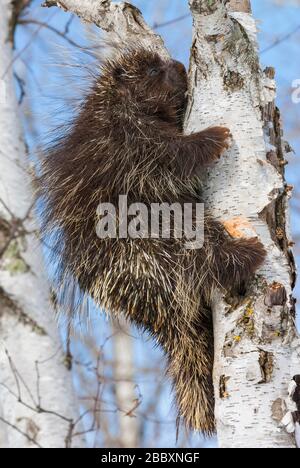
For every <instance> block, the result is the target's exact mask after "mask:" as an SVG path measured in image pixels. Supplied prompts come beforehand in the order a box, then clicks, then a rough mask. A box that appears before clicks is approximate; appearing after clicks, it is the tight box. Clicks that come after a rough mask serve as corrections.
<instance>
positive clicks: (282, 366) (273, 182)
mask: <svg viewBox="0 0 300 468" xmlns="http://www.w3.org/2000/svg"><path fill="white" fill-rule="evenodd" d="M190 6H191V10H192V13H193V16H194V39H193V47H192V55H191V57H192V58H191V76H190V83H191V99H190V107H189V111H188V118H187V126H186V130H187V131H188V132H193V131H197V130H200V129H202V128H204V127H207V126H210V125H216V124H222V125H225V126H228V127H229V128H230V129H231V132H232V134H233V140H234V144H233V147H232V150H231V151H230V152H228V154H227V155H225V156H224V157H223V158H222V160H221V161H220V162H219V163H218V164H217V165H216V166H215V167H214V168H213V169H211V170H209V173H208V178H207V183H206V187H205V195H206V201H207V205H208V206H209V207H210V208H211V209H212V210H213V213H214V215H215V216H216V217H218V218H220V219H222V220H224V221H227V222H228V221H229V225H231V228H232V227H234V222H232V219H233V218H237V219H236V224H237V227H238V228H239V227H240V224H241V220H240V219H239V218H240V217H242V218H245V219H248V220H249V221H250V223H251V225H252V226H253V227H254V229H255V231H256V232H257V234H258V235H259V237H260V238H261V240H262V242H263V243H264V245H265V246H266V248H267V251H268V259H267V262H266V263H265V265H264V266H263V268H262V269H261V271H260V272H259V276H258V277H257V279H256V281H255V282H254V283H253V285H252V286H251V288H250V291H249V292H248V295H247V297H245V298H243V299H242V300H240V301H239V302H236V303H234V302H233V301H232V298H224V297H221V295H220V293H218V294H216V295H215V297H214V327H215V375H214V381H215V393H216V419H217V426H218V438H219V444H220V446H221V447H225V448H226V447H235V448H239V447H241V448H245V447H253V448H254V447H255V448H257V447H268V448H272V447H294V446H295V445H294V440H293V438H292V437H291V436H289V435H287V433H286V432H285V431H284V430H283V428H279V423H280V421H281V419H282V417H283V416H284V414H285V412H286V408H285V400H286V398H287V390H288V385H289V382H290V380H291V378H292V377H293V376H294V375H295V374H299V371H300V347H299V340H298V338H297V336H296V329H295V323H294V301H293V298H292V286H293V283H294V280H295V271H294V263H293V257H292V253H291V238H290V232H289V225H288V200H289V197H290V188H289V187H288V186H287V185H286V183H285V180H284V174H283V167H284V166H283V164H284V145H283V142H282V141H281V132H280V122H279V118H278V115H277V114H276V112H275V108H274V104H273V100H274V98H275V82H274V79H273V76H272V72H271V70H268V71H267V73H266V74H264V73H262V71H261V70H260V68H259V63H258V51H257V42H256V41H257V38H256V25H255V21H254V19H253V17H252V16H251V13H250V9H249V4H248V2H247V1H244V0H242V1H238V2H237V1H232V2H229V3H227V6H225V5H224V2H221V1H219V0H217V1H208V0H190ZM248 235H249V233H248Z"/></svg>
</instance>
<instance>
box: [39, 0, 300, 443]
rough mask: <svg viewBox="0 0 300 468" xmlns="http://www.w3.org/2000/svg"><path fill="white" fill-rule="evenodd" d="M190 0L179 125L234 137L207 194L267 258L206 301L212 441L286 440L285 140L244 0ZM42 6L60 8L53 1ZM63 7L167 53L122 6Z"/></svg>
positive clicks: (299, 351)
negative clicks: (185, 98)
mask: <svg viewBox="0 0 300 468" xmlns="http://www.w3.org/2000/svg"><path fill="white" fill-rule="evenodd" d="M189 4H190V7H191V11H192V14H193V17H194V26H193V28H194V38H193V44H192V50H191V65H190V102H189V106H188V112H187V118H186V131H187V132H188V133H190V132H193V131H197V130H200V129H202V128H204V127H207V126H210V125H216V124H222V125H226V126H228V127H229V128H230V129H231V131H232V134H233V139H234V145H233V147H232V149H231V151H229V152H228V153H227V155H226V156H224V157H223V159H222V160H221V161H220V162H219V163H218V164H217V165H216V166H215V167H214V168H213V169H211V170H209V171H208V174H207V176H208V177H207V183H206V186H205V190H204V192H205V199H206V202H207V205H208V206H209V207H210V209H211V210H212V212H213V213H214V215H215V216H216V217H217V218H219V219H222V220H223V221H224V222H225V223H226V225H227V227H228V230H229V231H230V232H231V233H235V234H236V235H241V234H240V233H241V231H243V227H244V226H245V225H246V226H247V229H246V231H245V229H244V231H243V232H244V234H245V235H247V236H250V237H253V235H254V234H253V233H254V231H255V235H256V234H257V235H259V237H260V238H261V240H262V242H263V243H264V245H265V247H266V249H267V251H268V260H267V262H266V263H265V265H264V267H263V268H262V269H261V271H260V272H259V275H257V277H256V279H255V281H254V282H253V284H252V285H251V286H249V288H248V291H247V293H246V294H245V296H244V297H238V298H237V297H229V296H226V297H223V296H222V295H221V294H220V292H217V293H216V294H215V295H214V298H213V314H214V326H215V371H214V381H215V394H216V419H217V428H218V436H219V445H220V447H223V448H227V447H230V448H233V447H235V448H248V447H253V448H259V447H268V448H275V447H294V446H295V440H294V437H293V436H291V435H288V434H287V433H286V431H285V429H284V428H283V427H282V424H281V421H282V418H283V417H284V416H285V415H286V413H287V411H288V410H295V409H296V408H295V406H294V405H292V404H291V400H290V399H289V397H288V387H289V384H290V381H291V378H292V377H293V376H294V375H295V374H298V373H300V372H299V370H300V369H299V360H300V345H299V339H298V337H297V333H296V328H295V321H294V319H295V302H294V299H293V297H292V289H293V286H294V283H295V276H296V274H295V265H294V260H293V254H292V252H291V245H292V244H291V238H290V231H289V221H288V200H289V197H290V195H291V189H290V187H289V186H288V185H287V184H286V182H285V179H284V164H285V151H286V148H287V145H285V143H284V142H283V141H282V139H281V136H282V133H281V128H280V118H279V112H278V110H277V109H276V108H275V105H274V99H275V92H276V89H275V82H274V73H273V71H272V70H271V69H269V70H267V71H266V72H265V73H263V72H262V71H261V69H260V66H259V59H258V50H257V37H256V25H255V21H254V19H253V17H252V16H251V12H250V4H249V1H248V0H231V1H229V2H228V1H227V2H224V1H221V0H190V1H189ZM45 5H46V6H53V5H58V6H61V4H60V2H58V1H56V0H47V1H46V3H45ZM63 8H64V9H67V10H70V11H73V12H74V13H76V14H78V15H79V16H80V17H81V18H82V19H83V20H84V21H87V22H94V23H95V24H97V25H98V26H100V27H101V28H103V29H104V30H106V31H108V32H110V33H111V34H113V35H115V36H116V37H117V39H118V40H119V41H120V42H123V43H128V42H129V41H130V42H138V43H140V44H141V43H142V44H144V45H147V44H151V46H152V47H156V48H157V49H159V50H160V52H161V53H163V54H166V50H165V48H164V47H163V44H162V41H161V39H160V38H159V36H156V35H154V34H153V32H152V31H151V30H150V29H149V27H148V26H147V25H146V24H145V22H144V21H143V19H142V17H141V14H140V12H139V11H138V10H137V9H135V8H134V7H133V6H132V5H129V4H128V3H114V2H111V1H107V0H99V1H96V2H95V1H93V0H64V2H63ZM245 220H248V224H247V223H245ZM250 225H251V226H252V227H251V228H250ZM292 426H293V425H292ZM292 429H293V428H292ZM292 429H291V428H289V430H292Z"/></svg>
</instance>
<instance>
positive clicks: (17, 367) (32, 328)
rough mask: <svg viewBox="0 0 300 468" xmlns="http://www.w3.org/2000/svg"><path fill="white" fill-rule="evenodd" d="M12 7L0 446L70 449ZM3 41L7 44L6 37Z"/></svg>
mask: <svg viewBox="0 0 300 468" xmlns="http://www.w3.org/2000/svg"><path fill="white" fill-rule="evenodd" d="M12 13H13V12H12V2H11V0H2V1H1V5H0V49H1V54H0V340H1V341H0V447H2V448H4V447H5V448H33V447H48V448H56V447H58V448H60V447H67V446H68V447H69V446H71V445H72V444H75V445H76V444H77V442H78V441H75V440H73V435H74V431H76V430H77V426H76V427H75V428H74V427H73V423H74V422H75V420H76V418H78V416H77V414H76V410H75V404H74V400H73V396H72V377H71V372H70V371H69V370H68V369H67V365H66V360H65V356H64V354H63V352H62V350H61V344H60V339H59V334H58V330H57V326H56V323H55V318H54V310H53V308H52V306H51V304H50V291H49V286H48V284H47V280H46V277H45V274H44V271H43V269H42V265H43V261H42V255H41V251H40V247H39V245H38V241H37V239H36V236H35V233H36V227H35V224H34V221H33V219H32V200H31V197H30V177H29V174H28V172H29V161H28V160H26V157H25V154H26V150H25V145H24V141H23V139H22V132H21V129H20V124H19V119H18V114H17V109H18V107H17V103H16V98H15V94H14V85H13V73H12V67H11V65H12V41H11V31H10V30H9V25H10V24H12ZM9 38H10V40H9ZM78 443H79V442H78Z"/></svg>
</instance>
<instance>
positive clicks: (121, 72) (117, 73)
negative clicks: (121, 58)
mask: <svg viewBox="0 0 300 468" xmlns="http://www.w3.org/2000/svg"><path fill="white" fill-rule="evenodd" d="M124 73H125V70H124V69H123V68H122V67H116V68H115V69H114V71H113V77H114V79H115V80H116V81H121V80H122V77H123V75H124Z"/></svg>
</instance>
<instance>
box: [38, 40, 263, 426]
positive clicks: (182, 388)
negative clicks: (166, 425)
mask: <svg viewBox="0 0 300 468" xmlns="http://www.w3.org/2000/svg"><path fill="white" fill-rule="evenodd" d="M101 68H102V70H101V73H99V77H98V78H97V79H95V81H94V82H93V84H92V86H91V88H90V90H89V92H88V94H87V97H86V98H85V99H84V101H83V103H82V105H81V108H80V111H79V113H78V115H76V117H75V118H74V119H73V121H72V123H71V125H70V128H69V130H68V132H65V134H64V135H62V136H60V137H59V138H57V140H56V141H55V142H54V144H53V145H52V147H51V148H50V149H49V150H48V152H47V154H46V155H45V157H44V159H43V163H42V168H41V171H40V174H39V177H38V182H39V195H40V196H42V197H43V200H44V206H45V213H44V217H43V220H44V227H45V229H46V232H48V231H49V230H50V231H53V232H55V233H56V234H55V236H56V237H55V238H56V243H55V251H56V255H58V257H59V271H60V273H59V274H60V278H61V280H62V279H63V278H69V277H73V278H75V279H76V281H77V282H78V284H79V286H80V289H81V291H82V292H83V293H84V294H87V295H89V296H91V297H92V298H93V299H94V300H95V302H96V304H97V305H99V306H101V307H102V308H104V309H106V310H107V311H109V312H110V313H111V314H112V315H114V316H119V315H120V314H124V315H125V317H126V318H127V319H129V320H130V321H131V322H132V323H133V324H135V325H137V326H138V327H140V328H142V329H143V330H146V331H147V332H149V333H150V334H151V335H152V336H153V337H154V339H155V340H156V342H157V343H159V344H160V345H161V347H162V348H163V350H164V352H165V354H166V356H167V361H168V374H169V376H170V377H171V378H172V382H173V387H174V390H175V395H176V402H177V407H178V414H179V417H180V418H183V420H184V421H185V424H186V426H187V427H188V428H192V429H194V430H200V431H203V432H204V433H205V434H212V433H213V432H214V430H215V418H214V390H213V383H212V368H213V327H212V318H211V312H210V310H209V301H210V299H211V295H212V292H213V291H214V289H215V288H223V289H224V290H226V289H228V288H230V287H231V286H232V285H234V286H239V285H240V284H242V283H243V282H244V281H247V280H248V279H249V278H250V277H251V276H252V275H253V274H254V272H255V271H256V270H257V268H258V267H259V266H260V265H261V264H262V262H263V260H264V258H265V250H264V247H263V245H262V244H261V243H260V242H259V240H257V239H256V238H251V239H243V238H241V239H233V238H231V237H230V235H228V233H227V232H226V230H225V228H224V226H223V225H222V224H221V223H220V222H219V221H217V220H215V219H213V217H212V216H210V215H209V213H208V214H207V213H206V215H205V226H204V234H205V240H204V245H203V247H202V248H201V249H192V250H191V249H190V250H188V249H186V248H185V245H184V242H183V240H182V239H177V238H175V237H171V238H170V239H163V238H159V239H153V238H150V239H144V238H142V239H128V238H127V239H123V238H122V239H121V238H117V239H112V238H106V239H100V238H99V237H97V234H96V229H95V225H96V223H97V219H98V218H97V214H96V213H97V207H98V205H99V203H100V202H105V203H106V202H110V203H112V204H114V206H118V199H119V195H120V194H122V195H127V197H128V203H129V204H130V203H133V202H143V203H145V204H147V206H148V205H149V204H150V203H154V202H158V203H161V202H168V203H174V202H177V203H181V204H183V203H186V202H192V203H199V201H200V200H201V198H199V193H198V191H197V190H196V189H195V186H196V185H197V184H195V180H197V177H198V176H199V175H201V174H202V173H203V171H204V168H205V167H206V166H208V165H209V164H212V163H213V162H214V161H216V160H218V159H219V157H220V156H221V155H222V153H223V152H225V150H226V149H227V148H228V144H229V143H228V141H229V137H230V131H229V130H228V129H227V128H223V127H220V126H216V127H210V128H207V129H205V130H203V131H200V132H197V133H193V134H190V135H185V134H183V116H184V112H185V108H186V99H187V98H186V96H187V73H186V70H185V67H184V66H183V65H182V64H181V63H179V62H177V61H175V60H172V59H164V58H162V57H161V56H160V55H159V54H158V53H156V52H154V51H151V50H146V49H143V48H134V49H130V48H128V49H126V50H124V51H122V52H120V53H119V54H118V55H117V56H116V57H114V58H113V59H108V60H107V61H106V62H105V63H104V64H103V65H102V67H101Z"/></svg>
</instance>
